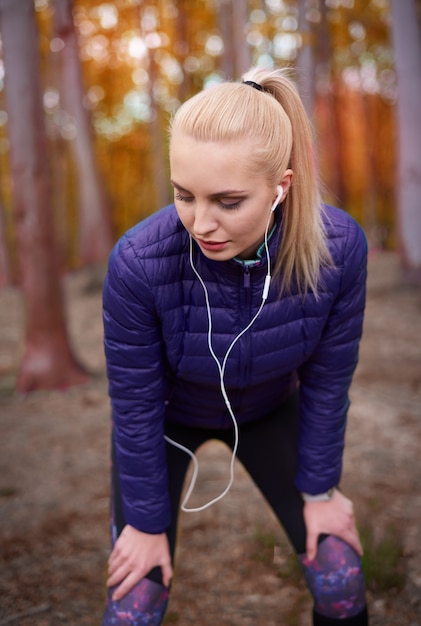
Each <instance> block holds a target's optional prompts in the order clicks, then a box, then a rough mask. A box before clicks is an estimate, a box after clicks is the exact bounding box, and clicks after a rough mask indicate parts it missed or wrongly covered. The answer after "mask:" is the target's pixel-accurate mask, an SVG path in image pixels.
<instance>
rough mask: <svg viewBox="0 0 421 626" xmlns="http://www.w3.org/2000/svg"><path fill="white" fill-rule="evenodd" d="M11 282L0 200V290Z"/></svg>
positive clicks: (0, 202)
mask: <svg viewBox="0 0 421 626" xmlns="http://www.w3.org/2000/svg"><path fill="white" fill-rule="evenodd" d="M11 282H12V273H11V269H10V260H9V249H8V245H7V236H6V220H5V217H4V206H3V201H2V199H1V198H0V289H1V287H6V286H7V285H10V284H11Z"/></svg>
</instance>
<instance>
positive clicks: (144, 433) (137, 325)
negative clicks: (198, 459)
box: [103, 236, 170, 533]
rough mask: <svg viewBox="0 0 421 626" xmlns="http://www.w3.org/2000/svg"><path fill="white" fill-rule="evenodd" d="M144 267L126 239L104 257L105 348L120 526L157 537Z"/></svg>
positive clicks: (162, 495)
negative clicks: (124, 524) (121, 513)
mask: <svg viewBox="0 0 421 626" xmlns="http://www.w3.org/2000/svg"><path fill="white" fill-rule="evenodd" d="M144 263H145V262H144V261H143V260H142V259H139V258H138V256H137V254H136V252H135V250H134V249H133V246H132V245H131V243H130V240H129V239H128V238H127V236H126V237H123V238H122V239H121V240H120V242H119V243H118V244H117V245H116V247H115V248H114V250H113V252H112V254H111V257H110V262H109V268H108V273H107V277H106V280H105V284H104V294H103V319H104V345H105V355H106V362H107V374H108V379H109V394H110V398H111V405H112V413H113V438H114V442H115V446H116V454H117V463H118V469H119V476H120V482H121V492H122V497H123V509H124V515H125V519H126V522H127V523H128V524H130V525H132V526H134V527H135V528H137V529H138V530H142V531H144V532H149V533H160V532H163V531H164V530H165V529H166V528H167V527H168V525H169V523H170V507H169V498H168V490H167V469H166V460H165V443H164V408H165V404H164V380H163V350H162V341H161V335H160V325H159V322H158V321H157V319H156V316H155V312H154V302H153V290H152V289H151V285H150V284H149V281H148V277H147V269H146V268H145V266H144Z"/></svg>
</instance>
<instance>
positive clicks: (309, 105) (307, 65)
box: [296, 0, 316, 122]
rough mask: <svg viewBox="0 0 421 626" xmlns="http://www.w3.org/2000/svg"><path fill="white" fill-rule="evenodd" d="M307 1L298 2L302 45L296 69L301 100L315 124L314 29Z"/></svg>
mask: <svg viewBox="0 0 421 626" xmlns="http://www.w3.org/2000/svg"><path fill="white" fill-rule="evenodd" d="M306 13H307V1H306V0H298V27H299V31H300V34H301V37H302V44H301V47H300V49H299V50H298V56H297V62H296V68H297V84H298V90H299V92H300V96H301V100H302V101H303V104H304V108H305V110H306V113H307V115H308V117H309V119H310V120H311V121H312V122H314V105H315V100H316V97H315V93H316V80H315V63H314V50H313V48H314V44H313V29H312V27H311V24H310V22H309V21H308V19H307V15H306Z"/></svg>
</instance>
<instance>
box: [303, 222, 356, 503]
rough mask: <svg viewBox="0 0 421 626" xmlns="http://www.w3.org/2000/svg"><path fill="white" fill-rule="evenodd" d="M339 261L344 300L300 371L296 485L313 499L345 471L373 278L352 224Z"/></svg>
mask: <svg viewBox="0 0 421 626" xmlns="http://www.w3.org/2000/svg"><path fill="white" fill-rule="evenodd" d="M342 243H343V240H342ZM336 257H337V259H336V263H337V271H340V272H341V280H340V286H339V291H338V295H337V297H336V299H335V301H334V303H333V306H332V308H331V310H330V314H329V317H328V319H327V322H326V325H325V327H324V330H323V334H322V336H321V339H320V342H319V344H318V346H317V348H316V350H315V351H314V352H313V354H312V356H311V358H310V360H309V361H307V362H306V363H305V364H304V365H303V366H302V367H301V368H300V370H299V378H300V389H301V391H300V402H301V406H300V410H301V421H300V440H299V453H298V458H299V463H298V471H297V476H296V481H295V484H296V486H297V488H298V489H299V490H300V491H303V492H306V493H311V494H316V493H323V492H325V491H327V490H328V489H330V488H331V487H333V486H336V485H338V484H339V480H340V476H341V470H342V454H343V448H344V439H345V428H346V418H347V411H348V407H349V396H348V391H349V387H350V385H351V381H352V376H353V373H354V370H355V367H356V365H357V361H358V345H359V341H360V338H361V334H362V326H363V315H364V307H365V285H366V273H367V243H366V239H365V236H364V234H363V232H362V230H361V229H360V227H359V226H358V225H357V224H356V223H355V222H354V221H352V220H350V221H349V223H348V232H347V236H346V238H345V243H343V246H342V254H341V255H339V254H337V255H336ZM341 257H342V258H341Z"/></svg>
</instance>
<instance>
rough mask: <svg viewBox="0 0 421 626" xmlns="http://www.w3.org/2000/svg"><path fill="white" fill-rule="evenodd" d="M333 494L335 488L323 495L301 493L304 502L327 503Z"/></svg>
mask: <svg viewBox="0 0 421 626" xmlns="http://www.w3.org/2000/svg"><path fill="white" fill-rule="evenodd" d="M334 493H335V487H332V489H329V490H328V491H326V492H325V493H316V494H315V495H312V494H311V493H301V495H302V497H303V500H304V502H328V501H329V500H332V498H333V495H334Z"/></svg>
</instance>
